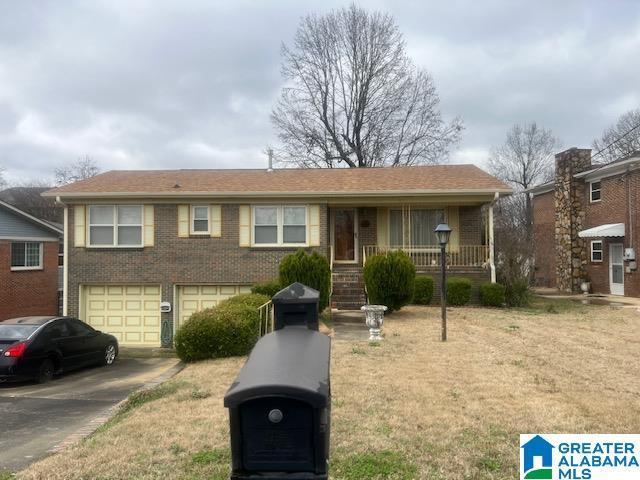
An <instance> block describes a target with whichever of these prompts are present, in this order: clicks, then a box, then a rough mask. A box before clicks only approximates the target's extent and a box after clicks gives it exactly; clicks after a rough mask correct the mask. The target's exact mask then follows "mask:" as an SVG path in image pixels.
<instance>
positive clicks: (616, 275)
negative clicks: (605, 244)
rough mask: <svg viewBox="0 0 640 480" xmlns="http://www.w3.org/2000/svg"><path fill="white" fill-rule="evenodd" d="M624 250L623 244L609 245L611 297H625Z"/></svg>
mask: <svg viewBox="0 0 640 480" xmlns="http://www.w3.org/2000/svg"><path fill="white" fill-rule="evenodd" d="M623 250H624V249H623V245H622V244H621V243H612V244H610V245H609V285H610V286H611V295H624V260H623V259H622V254H623Z"/></svg>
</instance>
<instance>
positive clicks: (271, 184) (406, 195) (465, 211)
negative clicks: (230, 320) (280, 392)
mask: <svg viewBox="0 0 640 480" xmlns="http://www.w3.org/2000/svg"><path fill="white" fill-rule="evenodd" d="M510 192H511V190H510V188H509V187H507V186H506V185H505V184H504V183H502V182H501V181H499V180H497V179H496V178H494V177H492V176H490V175H489V174H487V173H485V172H484V171H482V170H480V169H479V168H477V167H475V166H473V165H447V166H422V167H400V168H370V169H282V170H277V169H276V170H272V169H269V170H248V169H246V170H171V171H112V172H107V173H103V174H101V175H98V176H96V177H94V178H91V179H88V180H84V181H81V182H77V183H74V184H71V185H67V186H64V187H60V188H57V189H54V190H50V191H49V192H46V193H45V195H46V196H54V197H56V198H57V199H58V201H59V202H61V203H63V204H64V207H65V217H64V218H65V220H64V223H65V246H66V248H65V250H64V252H65V253H64V254H65V257H66V258H65V272H64V281H65V285H66V287H67V288H66V289H65V292H66V295H65V297H64V311H65V313H66V314H68V315H72V316H77V317H79V318H81V319H83V320H85V321H87V322H88V323H90V324H91V325H93V326H95V327H96V328H98V329H100V330H105V331H108V332H110V333H113V334H115V335H117V336H118V338H119V340H120V341H121V342H122V344H123V345H149V346H159V345H163V346H169V345H171V342H172V336H173V333H174V332H175V329H176V328H177V327H178V326H179V325H180V323H181V322H184V321H185V320H186V319H187V318H188V317H189V316H190V315H191V314H192V313H193V312H194V311H197V310H199V309H202V308H206V307H209V306H213V305H215V304H216V303H217V302H218V301H219V300H220V299H223V298H226V297H229V296H232V295H234V294H237V293H240V292H247V291H249V289H250V287H251V285H253V284H255V283H256V282H260V281H266V280H272V279H274V278H277V276H278V265H279V262H280V260H281V259H282V258H283V257H284V256H285V255H287V254H289V253H292V252H294V251H295V250H297V249H299V248H304V249H306V250H309V251H317V252H319V253H320V254H322V255H325V256H326V257H327V258H328V259H329V260H330V263H331V267H332V271H333V295H332V302H333V305H334V306H335V307H337V308H353V307H358V308H359V307H360V305H362V304H363V303H364V301H365V299H364V290H363V283H362V266H363V264H364V263H365V262H366V259H367V257H370V256H371V255H375V254H377V253H384V252H386V251H389V250H390V249H403V250H405V251H406V252H407V253H409V255H411V257H412V259H413V261H414V262H415V264H416V267H417V268H418V270H420V271H422V272H425V273H432V274H436V273H437V265H438V264H439V253H438V251H439V248H438V247H437V246H436V240H435V235H434V233H433V230H434V228H435V226H436V225H437V224H438V223H439V222H442V221H443V220H444V221H447V222H448V223H449V225H451V226H452V228H453V233H452V237H451V242H450V246H449V263H450V267H449V268H450V271H451V272H452V273H455V274H456V275H462V276H466V277H470V278H472V279H473V280H474V281H475V282H476V283H479V282H488V281H491V280H492V279H493V278H494V275H495V272H494V270H495V269H494V268H493V217H492V213H493V202H494V201H495V200H496V199H497V198H498V196H499V195H501V194H509V193H510ZM435 276H436V277H437V275H435ZM161 302H166V303H164V304H163V305H164V309H167V310H168V308H169V307H171V311H163V312H162V313H161V311H160V303H161Z"/></svg>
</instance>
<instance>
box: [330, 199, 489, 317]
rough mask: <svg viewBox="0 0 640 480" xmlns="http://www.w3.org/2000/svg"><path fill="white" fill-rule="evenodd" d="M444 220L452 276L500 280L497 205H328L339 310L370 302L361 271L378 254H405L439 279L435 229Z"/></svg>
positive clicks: (480, 281) (334, 289)
mask: <svg viewBox="0 0 640 480" xmlns="http://www.w3.org/2000/svg"><path fill="white" fill-rule="evenodd" d="M443 222H446V223H448V224H449V226H450V227H451V228H452V234H451V237H450V241H449V244H448V245H447V249H446V264H447V268H448V270H449V271H450V273H451V274H453V275H460V276H465V277H469V278H471V279H473V281H474V282H476V283H482V282H490V281H495V268H494V263H493V206H492V202H490V201H489V202H487V201H486V199H485V200H484V201H476V202H467V203H453V202H448V203H434V202H424V201H423V202H419V201H416V202H411V203H389V204H378V205H362V206H360V205H359V206H354V205H331V206H329V229H330V231H329V239H330V242H329V245H330V250H329V251H330V256H331V259H330V261H331V267H332V272H333V300H334V306H336V308H344V309H347V308H356V307H357V308H359V306H360V305H362V304H363V303H364V302H365V301H366V298H365V292H364V282H363V279H362V268H363V266H364V265H365V264H366V262H367V259H368V258H371V257H372V256H373V255H384V254H386V253H388V252H391V251H397V250H401V251H404V252H406V253H407V254H408V255H409V257H410V258H411V260H412V261H413V263H414V264H415V266H416V271H417V272H418V273H420V274H424V275H432V276H434V277H437V276H438V275H437V273H438V271H439V268H440V265H441V250H440V246H439V245H438V242H437V240H436V236H435V232H434V230H435V228H436V226H437V225H438V224H439V223H443ZM436 281H437V278H436Z"/></svg>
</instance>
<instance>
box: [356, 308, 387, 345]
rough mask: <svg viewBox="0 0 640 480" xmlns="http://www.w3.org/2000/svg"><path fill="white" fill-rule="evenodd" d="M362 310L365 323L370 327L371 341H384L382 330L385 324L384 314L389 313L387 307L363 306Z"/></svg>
mask: <svg viewBox="0 0 640 480" xmlns="http://www.w3.org/2000/svg"><path fill="white" fill-rule="evenodd" d="M360 310H362V311H363V312H364V316H365V323H366V324H367V327H369V340H370V341H372V342H379V341H380V340H382V335H380V330H381V328H382V324H383V323H384V312H386V311H387V307H386V306H385V305H363V306H362V307H360Z"/></svg>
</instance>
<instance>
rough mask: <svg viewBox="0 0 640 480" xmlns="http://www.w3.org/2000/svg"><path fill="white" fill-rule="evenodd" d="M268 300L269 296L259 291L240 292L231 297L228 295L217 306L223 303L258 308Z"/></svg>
mask: <svg viewBox="0 0 640 480" xmlns="http://www.w3.org/2000/svg"><path fill="white" fill-rule="evenodd" d="M269 300H270V297H268V296H267V295H262V294H259V293H242V294H240V295H235V296H233V297H229V298H227V299H225V300H222V301H221V302H220V303H219V304H218V307H221V306H225V305H244V306H248V307H254V308H258V307H260V306H261V305H264V304H265V303H267V302H268V301H269Z"/></svg>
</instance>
